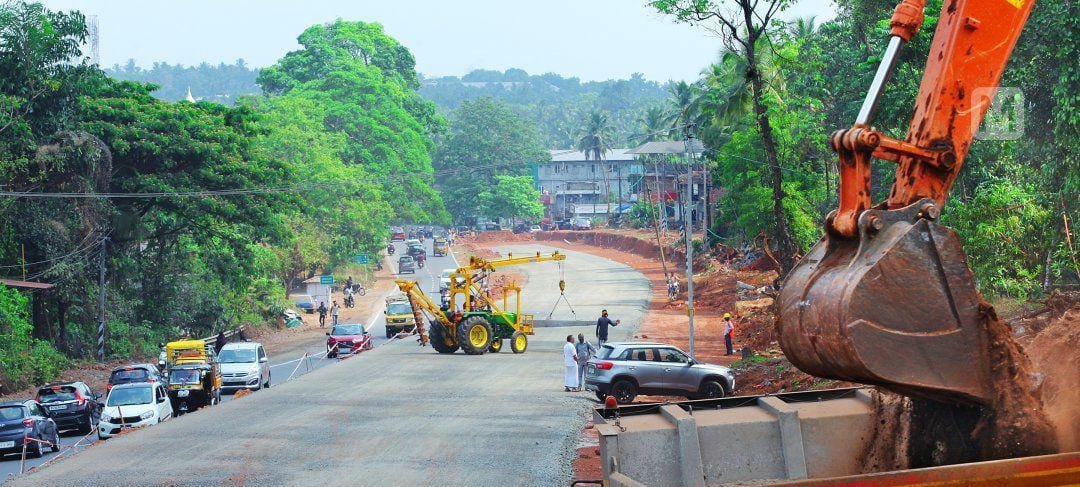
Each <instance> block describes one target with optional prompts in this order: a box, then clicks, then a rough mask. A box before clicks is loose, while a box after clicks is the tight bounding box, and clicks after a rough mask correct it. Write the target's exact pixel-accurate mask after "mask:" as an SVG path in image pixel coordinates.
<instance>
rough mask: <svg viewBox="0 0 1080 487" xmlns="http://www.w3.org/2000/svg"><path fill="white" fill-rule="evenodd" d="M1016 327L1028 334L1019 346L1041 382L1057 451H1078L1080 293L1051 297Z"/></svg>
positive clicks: (1079, 435) (1079, 432)
mask: <svg viewBox="0 0 1080 487" xmlns="http://www.w3.org/2000/svg"><path fill="white" fill-rule="evenodd" d="M1017 327H1018V328H1020V327H1023V328H1025V329H1026V331H1027V332H1028V333H1029V334H1027V335H1026V336H1024V337H1023V338H1021V343H1022V344H1023V345H1024V348H1025V350H1026V351H1027V355H1028V357H1030V358H1031V362H1032V365H1033V366H1034V369H1035V371H1036V374H1037V378H1039V379H1042V399H1043V405H1044V407H1045V409H1046V413H1047V415H1048V418H1049V420H1050V422H1051V423H1052V424H1053V425H1054V429H1055V431H1056V432H1057V438H1058V442H1059V444H1060V445H1059V446H1060V447H1061V450H1062V451H1077V450H1080V352H1078V351H1077V350H1080V293H1069V294H1065V293H1062V294H1056V295H1051V296H1050V298H1049V299H1048V300H1047V303H1046V306H1045V308H1044V309H1043V310H1039V311H1038V312H1036V313H1032V314H1029V315H1028V317H1027V318H1026V319H1021V320H1018V325H1017Z"/></svg>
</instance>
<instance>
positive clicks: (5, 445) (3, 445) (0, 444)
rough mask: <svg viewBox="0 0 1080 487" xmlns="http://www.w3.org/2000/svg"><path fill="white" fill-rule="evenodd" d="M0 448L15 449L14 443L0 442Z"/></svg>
mask: <svg viewBox="0 0 1080 487" xmlns="http://www.w3.org/2000/svg"><path fill="white" fill-rule="evenodd" d="M0 448H15V442H14V441H0Z"/></svg>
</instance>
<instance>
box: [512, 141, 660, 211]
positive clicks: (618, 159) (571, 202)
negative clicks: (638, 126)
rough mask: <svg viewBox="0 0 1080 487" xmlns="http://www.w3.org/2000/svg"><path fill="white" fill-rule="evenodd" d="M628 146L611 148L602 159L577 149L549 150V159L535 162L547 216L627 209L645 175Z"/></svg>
mask: <svg viewBox="0 0 1080 487" xmlns="http://www.w3.org/2000/svg"><path fill="white" fill-rule="evenodd" d="M629 150H630V149H612V150H610V151H608V152H607V153H605V154H604V156H603V158H601V160H596V159H590V158H586V157H585V153H584V152H582V151H578V150H552V151H550V152H551V160H550V161H548V162H542V163H538V164H534V165H533V180H534V181H535V183H536V188H537V189H538V190H540V194H541V196H540V197H541V201H543V203H544V205H545V206H546V207H547V216H548V217H550V218H552V219H555V220H563V219H567V218H571V217H574V216H589V217H592V216H604V215H607V214H609V213H624V212H626V211H627V210H628V209H629V208H630V206H631V204H632V203H633V202H634V201H636V200H637V194H638V189H639V187H640V185H641V184H642V176H643V168H642V165H641V164H639V163H638V162H637V161H636V160H635V155H634V154H630V153H629Z"/></svg>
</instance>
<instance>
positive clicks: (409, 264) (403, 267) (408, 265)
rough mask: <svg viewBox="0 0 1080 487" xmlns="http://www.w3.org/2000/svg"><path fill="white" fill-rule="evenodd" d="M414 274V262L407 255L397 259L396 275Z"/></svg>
mask: <svg viewBox="0 0 1080 487" xmlns="http://www.w3.org/2000/svg"><path fill="white" fill-rule="evenodd" d="M405 273H409V274H416V261H415V260H413V258H412V257H409V256H408V255H403V256H401V258H399V259H398V274H405Z"/></svg>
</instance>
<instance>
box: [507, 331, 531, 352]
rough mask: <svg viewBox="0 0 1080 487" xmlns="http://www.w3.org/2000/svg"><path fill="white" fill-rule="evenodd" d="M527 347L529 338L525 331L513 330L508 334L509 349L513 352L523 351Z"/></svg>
mask: <svg viewBox="0 0 1080 487" xmlns="http://www.w3.org/2000/svg"><path fill="white" fill-rule="evenodd" d="M526 348H529V338H528V337H527V336H526V335H525V333H523V332H520V331H515V332H514V334H513V335H510V350H511V351H512V352H514V353H525V349H526Z"/></svg>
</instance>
